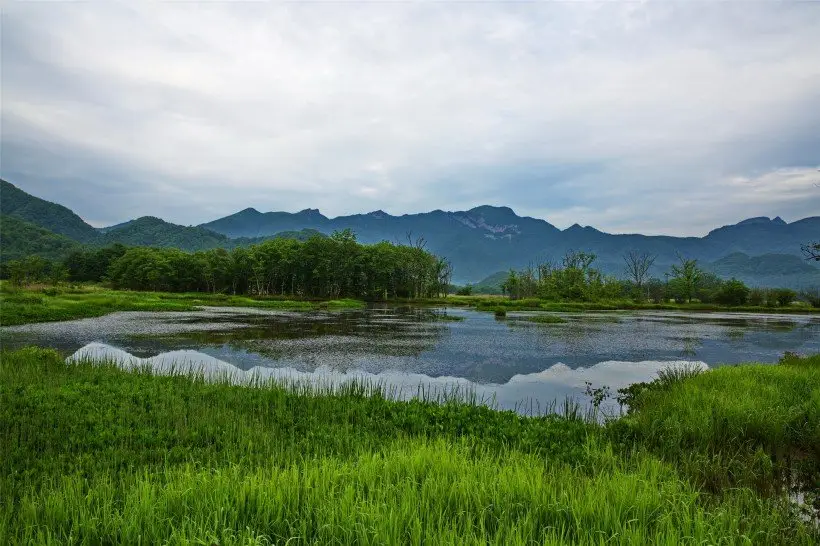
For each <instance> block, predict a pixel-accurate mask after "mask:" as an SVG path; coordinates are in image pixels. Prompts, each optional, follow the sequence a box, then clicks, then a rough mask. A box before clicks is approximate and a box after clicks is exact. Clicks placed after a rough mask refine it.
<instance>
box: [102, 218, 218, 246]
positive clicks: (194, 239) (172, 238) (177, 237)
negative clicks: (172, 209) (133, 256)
mask: <svg viewBox="0 0 820 546" xmlns="http://www.w3.org/2000/svg"><path fill="white" fill-rule="evenodd" d="M99 243H100V244H111V243H122V244H124V245H126V246H156V247H171V248H181V249H182V250H207V249H210V248H217V247H228V246H232V244H231V240H230V239H229V238H228V237H226V236H225V235H222V234H221V233H216V232H213V231H211V230H208V229H205V228H202V227H186V226H180V225H177V224H172V223H170V222H166V221H165V220H161V219H159V218H156V217H154V216H143V217H142V218H137V219H136V220H131V221H130V222H125V223H123V224H120V225H118V226H113V227H111V228H108V229H107V230H106V231H105V232H104V233H102V234H101V235H100V239H99Z"/></svg>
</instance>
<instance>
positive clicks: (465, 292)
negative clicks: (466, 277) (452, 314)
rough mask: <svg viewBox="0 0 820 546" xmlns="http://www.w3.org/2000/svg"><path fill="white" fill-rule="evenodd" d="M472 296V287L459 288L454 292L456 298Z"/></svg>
mask: <svg viewBox="0 0 820 546" xmlns="http://www.w3.org/2000/svg"><path fill="white" fill-rule="evenodd" d="M472 295H473V287H472V285H469V284H468V285H466V286H462V287H460V288H459V289H458V290H456V296H472Z"/></svg>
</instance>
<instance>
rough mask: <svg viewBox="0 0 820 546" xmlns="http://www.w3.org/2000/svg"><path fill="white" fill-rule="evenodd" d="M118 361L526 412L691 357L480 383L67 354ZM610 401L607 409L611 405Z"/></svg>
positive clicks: (188, 356)
mask: <svg viewBox="0 0 820 546" xmlns="http://www.w3.org/2000/svg"><path fill="white" fill-rule="evenodd" d="M86 359H90V360H106V361H116V362H118V363H119V364H120V365H121V366H122V367H124V368H126V369H133V368H139V367H144V366H148V367H150V368H152V369H153V370H155V371H157V372H159V373H170V372H175V373H190V372H194V373H199V374H203V375H205V376H209V377H215V378H224V379H229V380H230V381H232V382H235V383H238V384H242V383H249V382H251V381H253V380H260V379H261V380H265V379H269V380H275V381H281V382H284V383H290V382H296V383H310V384H313V385H317V386H322V385H340V384H344V383H346V382H349V381H361V382H364V383H370V384H379V385H383V386H384V387H386V388H387V390H388V392H391V391H395V392H393V395H394V396H396V397H399V398H403V399H407V398H411V397H413V396H415V395H416V394H417V393H418V392H419V388H420V387H423V388H424V390H425V391H426V392H428V393H434V394H435V393H441V394H444V393H451V392H454V391H456V390H457V391H458V392H462V393H465V392H469V393H474V394H475V396H476V398H477V399H478V400H485V401H492V402H491V403H492V404H495V405H497V406H498V407H500V408H503V409H516V408H517V409H521V410H522V411H524V409H526V410H527V411H530V410H535V409H536V408H541V409H544V408H547V407H549V405H550V404H551V403H553V402H555V401H558V402H560V401H562V400H564V399H565V398H567V397H572V398H576V399H578V400H579V401H582V402H584V401H585V397H584V396H583V394H582V393H583V389H584V385H585V382H587V381H588V382H590V383H592V384H593V386H596V387H597V386H602V385H608V386H609V387H610V388H612V389H613V391H614V390H615V389H619V388H622V387H626V386H627V385H630V384H632V383H636V382H639V381H647V380H650V379H652V378H654V377H655V376H656V375H657V373H658V371H659V370H662V369H664V368H668V367H670V366H676V365H682V364H684V363H687V364H689V365H691V364H692V363H691V362H689V361H643V362H619V361H606V362H599V363H598V364H595V365H593V366H590V367H579V368H575V369H573V368H570V367H569V366H566V365H565V364H560V363H559V364H554V365H552V366H550V367H549V368H547V369H545V370H543V371H540V372H537V373H530V374H517V375H514V376H513V377H512V378H511V379H510V380H509V381H508V382H506V383H502V384H495V383H491V384H480V383H474V382H472V381H470V380H468V379H464V378H460V377H430V376H428V375H424V374H418V373H406V372H399V371H392V370H387V371H383V372H380V373H375V374H374V373H369V372H365V371H362V370H349V371H346V372H341V371H336V370H333V369H331V368H329V367H326V366H320V367H318V368H316V369H315V370H314V371H310V372H306V371H299V370H297V369H295V368H291V367H282V368H267V367H260V366H257V367H254V368H251V369H249V370H242V369H240V368H238V367H236V366H234V365H233V364H230V363H228V362H225V361H223V360H220V359H218V358H215V357H213V356H210V355H207V354H204V353H201V352H199V351H192V350H181V351H171V352H167V353H161V354H158V355H156V356H153V357H150V358H138V357H135V356H133V355H132V354H130V353H128V352H126V351H123V350H121V349H117V348H115V347H112V346H110V345H105V344H103V343H91V344H88V345H86V346H85V347H83V348H82V349H80V350H79V351H77V352H76V353H74V354H73V355H72V356H71V357H69V359H68V360H69V361H78V360H86ZM695 364H697V365H698V366H699V367H701V368H702V369H708V366H707V365H706V364H704V363H703V362H696V363H695ZM613 404H614V403H612V402H611V403H610V405H609V406H608V409H610V410H611V409H614V406H613Z"/></svg>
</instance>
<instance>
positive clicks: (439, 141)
mask: <svg viewBox="0 0 820 546" xmlns="http://www.w3.org/2000/svg"><path fill="white" fill-rule="evenodd" d="M0 9H2V29H1V30H2V34H1V35H0V37H1V38H2V59H1V60H2V66H0V68H1V69H2V127H1V129H2V131H1V133H0V134H1V135H2V136H1V137H0V138H1V140H0V144H1V145H2V149H1V151H2V157H0V160H1V161H0V174H2V177H3V178H5V179H6V180H8V181H10V182H12V183H14V184H16V185H18V186H19V187H21V188H22V189H24V190H26V191H28V192H30V193H33V194H35V195H37V196H39V197H43V198H46V199H49V200H52V201H56V202H59V203H62V204H64V205H66V206H68V207H70V208H72V209H73V210H75V211H76V212H77V213H78V214H80V215H81V216H82V217H83V218H85V219H86V220H87V221H89V222H91V223H92V224H94V225H98V226H100V225H108V224H113V223H117V222H121V221H124V220H127V219H130V218H134V217H138V216H143V215H149V214H150V215H155V216H160V217H162V218H164V219H166V220H169V221H172V222H176V223H181V224H197V223H201V222H205V221H209V220H212V219H215V218H217V217H220V216H224V215H227V214H230V213H233V212H236V211H238V210H240V209H243V208H245V207H250V206H252V207H255V208H257V209H259V210H261V211H268V210H286V211H298V210H300V209H304V208H319V209H321V211H322V212H323V213H324V214H326V215H328V216H336V215H341V214H352V213H358V212H368V211H371V210H375V209H383V210H385V211H387V212H389V213H392V214H403V213H411V212H421V211H428V210H433V209H437V208H440V209H444V210H464V209H467V208H470V207H473V206H476V205H480V204H494V205H508V206H510V207H512V208H513V209H514V210H515V211H516V212H518V213H519V214H526V215H529V216H535V217H540V218H544V219H546V220H548V221H549V222H551V223H553V224H555V225H557V226H559V227H562V228H563V227H567V226H569V225H570V224H572V223H574V222H578V223H580V224H583V225H593V226H595V227H598V228H599V229H602V230H606V231H612V232H634V231H641V232H645V233H666V234H676V235H702V234H704V233H705V232H707V231H708V230H709V229H711V228H713V227H715V226H718V225H723V224H727V223H733V222H736V221H738V220H741V219H743V218H746V217H750V216H761V215H762V216H775V215H780V216H782V217H783V218H784V219H785V220H787V221H793V220H796V219H799V218H803V217H806V216H811V215H817V214H820V188H818V187H817V186H816V185H815V184H818V183H820V171H818V168H820V41H818V36H820V3H816V2H802V3H797V2H795V3H786V4H781V3H777V4H775V3H770V2H765V1H764V2H731V3H720V4H718V3H708V2H688V3H680V4H672V3H668V2H663V3H652V2H647V3H625V2H624V3H568V2H561V3H491V2H469V3H463V2H447V3H410V2H390V3H387V2H361V3H345V4H342V3H335V2H321V3H308V4H304V3H300V4H292V3H291V4H270V3H255V2H237V3H233V2H207V3H205V2H202V3H196V2H176V3H148V2H134V3H115V2H63V3H55V2H44V3H39V2H5V3H4V5H3V7H2V8H0Z"/></svg>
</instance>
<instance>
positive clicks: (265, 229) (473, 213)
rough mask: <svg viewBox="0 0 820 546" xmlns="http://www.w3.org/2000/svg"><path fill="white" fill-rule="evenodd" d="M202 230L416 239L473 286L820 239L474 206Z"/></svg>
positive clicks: (805, 233) (238, 220) (812, 230)
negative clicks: (545, 272)
mask: <svg viewBox="0 0 820 546" xmlns="http://www.w3.org/2000/svg"><path fill="white" fill-rule="evenodd" d="M201 227H205V228H208V229H211V230H213V231H216V232H219V233H223V234H225V235H227V236H230V237H239V236H246V237H248V236H250V237H259V236H264V235H266V234H270V233H275V232H276V231H281V230H285V229H299V228H310V229H315V230H318V231H321V232H323V233H326V234H329V233H331V232H333V231H334V230H341V229H345V228H350V229H352V230H353V231H354V232H356V234H357V236H358V238H359V240H360V241H363V242H366V243H372V242H378V241H381V240H389V241H400V242H405V241H407V235H408V234H411V237H412V238H413V239H416V238H418V237H423V238H424V239H425V240H426V242H427V248H428V249H429V250H430V251H432V252H434V253H436V254H439V255H441V256H445V257H447V258H448V259H449V260H450V261H451V262H452V264H453V269H454V281H455V282H458V283H467V282H476V281H479V280H480V279H482V278H484V277H486V276H487V275H489V274H491V273H493V272H494V271H506V270H508V269H509V268H511V267H513V268H521V267H525V266H526V265H528V264H531V263H534V262H536V261H559V260H560V259H561V257H562V256H563V255H564V254H565V253H566V252H567V251H568V250H572V249H574V250H586V251H591V252H594V253H595V254H596V255H597V256H598V261H597V262H596V263H597V265H598V267H599V268H601V269H602V270H603V271H605V272H607V273H609V274H618V275H620V274H622V273H623V259H622V256H623V254H624V253H626V252H629V251H630V250H642V251H647V252H650V253H652V254H655V255H657V260H656V261H655V266H654V268H653V273H654V274H655V275H658V276H661V275H662V274H663V273H664V272H665V271H668V269H669V267H670V266H671V265H672V264H673V263H677V260H678V258H677V257H678V254H680V255H683V256H687V257H692V258H697V259H699V260H700V261H701V263H708V262H713V261H715V260H718V259H720V258H722V257H724V256H726V255H728V254H731V253H735V252H741V253H745V254H748V255H761V254H789V255H793V256H795V257H799V255H800V245H801V244H803V243H805V242H806V241H810V240H816V239H820V217H812V218H806V219H804V220H800V221H797V222H793V223H791V224H788V223H786V222H785V221H783V220H782V219H781V218H779V217H778V218H775V219H773V220H771V219H769V218H766V217H759V218H750V219H748V220H744V221H742V222H739V223H738V224H733V225H728V226H723V227H721V228H718V229H715V230H713V231H711V232H710V233H709V234H707V235H706V236H705V237H669V236H649V235H639V234H626V235H613V234H609V233H604V232H601V231H599V230H597V229H595V228H593V227H589V226H586V227H582V226H580V225H578V224H575V225H573V226H571V227H569V228H567V229H565V230H563V231H562V230H559V229H558V228H556V227H555V226H553V225H551V224H549V223H548V222H546V221H544V220H540V219H537V218H529V217H521V216H518V215H516V214H515V212H513V210H512V209H510V208H508V207H493V206H486V205H485V206H481V207H476V208H473V209H470V210H467V211H456V212H445V211H441V210H435V211H432V212H428V213H422V214H405V215H402V216H392V215H390V214H387V213H385V212H383V211H375V212H371V213H368V214H356V215H352V216H339V217H337V218H328V217H326V216H324V215H322V214H321V213H320V212H319V211H318V210H315V209H306V210H303V211H301V212H297V213H287V212H267V213H262V212H259V211H257V210H256V209H245V210H243V211H241V212H238V213H236V214H234V215H231V216H227V217H225V218H221V219H219V220H215V221H213V222H209V223H207V224H203V225H202V226H201Z"/></svg>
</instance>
